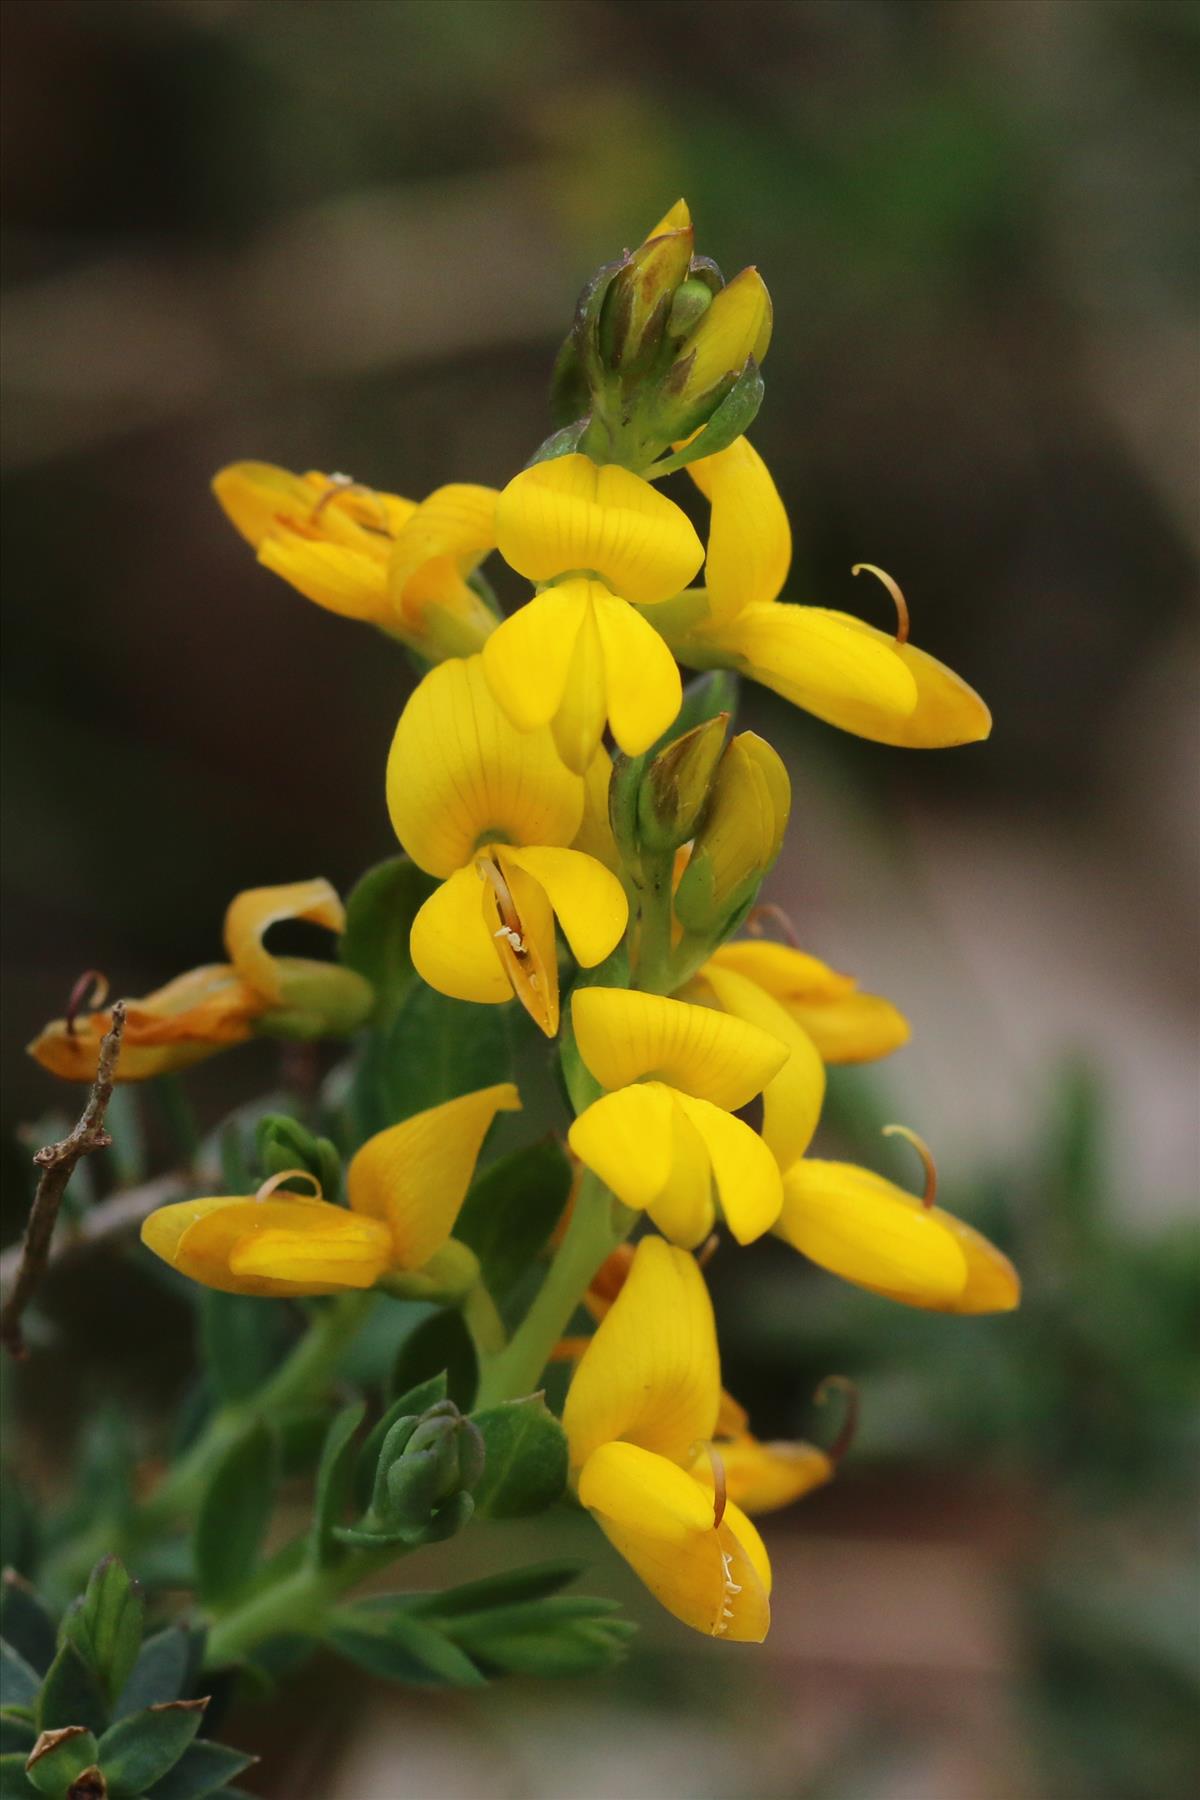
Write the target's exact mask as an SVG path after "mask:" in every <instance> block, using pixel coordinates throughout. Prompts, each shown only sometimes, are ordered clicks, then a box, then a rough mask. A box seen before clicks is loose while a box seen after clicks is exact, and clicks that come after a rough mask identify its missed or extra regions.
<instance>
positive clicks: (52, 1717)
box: [37, 1641, 108, 1733]
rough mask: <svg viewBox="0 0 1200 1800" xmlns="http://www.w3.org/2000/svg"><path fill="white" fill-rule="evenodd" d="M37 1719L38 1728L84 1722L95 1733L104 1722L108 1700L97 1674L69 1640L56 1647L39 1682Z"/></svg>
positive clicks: (57, 1728)
mask: <svg viewBox="0 0 1200 1800" xmlns="http://www.w3.org/2000/svg"><path fill="white" fill-rule="evenodd" d="M37 1723H38V1730H39V1731H58V1730H59V1729H60V1728H61V1727H62V1726H64V1725H86V1726H87V1728H88V1730H89V1731H95V1732H97V1733H99V1732H101V1731H103V1730H104V1727H105V1726H106V1725H107V1724H108V1702H107V1700H106V1699H105V1697H104V1692H103V1689H102V1688H101V1686H100V1680H99V1677H98V1676H97V1675H96V1674H95V1672H94V1670H93V1669H92V1667H91V1665H90V1664H89V1663H87V1662H85V1660H84V1658H83V1657H82V1656H81V1655H80V1653H79V1651H78V1650H77V1649H76V1647H75V1645H74V1644H72V1643H70V1642H69V1641H68V1642H67V1643H64V1644H63V1645H62V1647H61V1648H60V1650H59V1652H58V1655H57V1656H56V1657H55V1659H54V1661H53V1662H52V1663H51V1664H50V1671H49V1673H48V1675H47V1676H46V1679H45V1681H44V1682H43V1683H42V1690H41V1695H40V1697H39V1699H38V1711H37Z"/></svg>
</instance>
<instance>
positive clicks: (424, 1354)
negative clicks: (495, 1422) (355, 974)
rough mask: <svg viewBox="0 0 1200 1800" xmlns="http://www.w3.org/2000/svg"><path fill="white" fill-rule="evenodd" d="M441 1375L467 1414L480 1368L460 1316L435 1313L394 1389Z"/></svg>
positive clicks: (401, 1357) (395, 1373) (408, 1345)
mask: <svg viewBox="0 0 1200 1800" xmlns="http://www.w3.org/2000/svg"><path fill="white" fill-rule="evenodd" d="M493 1010H494V1009H493ZM441 1371H445V1376H446V1391H447V1393H448V1395H449V1397H450V1399H451V1400H453V1401H454V1403H455V1405H456V1406H457V1407H458V1408H459V1410H460V1411H461V1412H465V1411H466V1410H467V1409H468V1407H470V1405H471V1403H472V1401H473V1400H474V1398H475V1389H476V1388H477V1387H478V1385H479V1365H478V1362H477V1361H476V1357H475V1346H474V1345H473V1344H472V1342H471V1339H470V1336H469V1334H468V1332H467V1328H466V1326H465V1325H464V1324H463V1322H462V1315H461V1314H460V1313H458V1312H450V1311H445V1312H438V1313H434V1314H433V1315H432V1316H431V1317H430V1318H428V1319H422V1321H421V1323H420V1324H419V1325H418V1326H417V1328H416V1330H415V1331H412V1332H410V1333H409V1335H408V1336H407V1337H406V1338H405V1340H404V1342H403V1343H402V1344H401V1346H400V1348H399V1350H398V1351H397V1353H396V1362H395V1365H394V1367H393V1370H392V1387H393V1388H395V1389H396V1390H397V1391H402V1390H403V1389H404V1388H409V1387H415V1386H417V1384H418V1383H420V1382H424V1381H427V1380H429V1378H430V1377H431V1376H434V1375H437V1374H438V1373H439V1372H441Z"/></svg>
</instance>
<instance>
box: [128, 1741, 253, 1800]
mask: <svg viewBox="0 0 1200 1800" xmlns="http://www.w3.org/2000/svg"><path fill="white" fill-rule="evenodd" d="M257 1761H258V1757H257V1756H248V1755H247V1754H246V1752H245V1751H244V1750H233V1749H231V1748H230V1746H229V1745H228V1744H214V1743H211V1742H210V1741H209V1739H208V1738H194V1739H193V1740H192V1742H191V1743H190V1744H189V1745H188V1747H187V1749H186V1750H185V1751H184V1753H183V1755H182V1756H181V1757H180V1759H179V1761H178V1762H177V1763H176V1764H175V1766H174V1768H172V1769H169V1770H168V1771H167V1773H166V1774H165V1775H163V1776H160V1778H159V1779H158V1780H157V1781H156V1782H155V1783H154V1786H153V1787H152V1788H149V1789H148V1790H147V1795H146V1800H209V1796H216V1795H218V1794H225V1793H229V1792H231V1790H230V1789H228V1788H227V1787H226V1786H225V1783H226V1782H227V1781H236V1780H237V1778H238V1776H239V1775H243V1774H245V1772H246V1770H247V1769H249V1768H252V1767H253V1766H254V1764H255V1763H256V1762H257Z"/></svg>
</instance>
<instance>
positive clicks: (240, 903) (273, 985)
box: [225, 877, 346, 1005]
mask: <svg viewBox="0 0 1200 1800" xmlns="http://www.w3.org/2000/svg"><path fill="white" fill-rule="evenodd" d="M284 919H307V920H308V921H309V923H310V924H313V925H324V926H326V927H327V928H328V929H329V930H330V931H336V932H340V931H342V930H344V928H345V924H346V910H345V908H344V907H343V905H342V903H341V901H340V899H339V898H338V895H337V891H336V889H335V888H333V887H331V886H330V884H329V882H327V881H325V880H323V879H322V878H320V877H318V878H317V879H316V880H314V881H290V882H286V883H284V885H283V886H281V887H265V888H247V889H246V890H245V892H244V893H241V894H238V895H236V896H235V897H234V899H233V900H231V901H230V903H229V909H228V911H227V912H226V914H225V948H226V950H227V951H228V953H229V960H230V962H231V963H232V964H233V966H234V968H235V969H236V970H237V972H238V974H239V975H240V976H241V978H242V980H243V981H245V982H246V983H247V984H248V985H249V986H250V987H252V988H254V989H255V990H256V992H258V993H259V994H261V995H262V997H263V999H264V1000H266V1001H268V1002H269V1003H270V1004H271V1005H278V1004H279V1003H280V1002H281V1001H282V1000H283V999H284V997H285V996H284V984H283V981H282V979H281V975H280V968H279V959H278V958H277V957H274V956H272V955H271V953H270V951H269V950H268V949H267V948H266V946H265V944H264V943H263V938H264V937H265V936H266V933H267V931H268V930H269V928H270V927H271V926H272V925H276V924H279V923H280V922H281V921H282V920H284Z"/></svg>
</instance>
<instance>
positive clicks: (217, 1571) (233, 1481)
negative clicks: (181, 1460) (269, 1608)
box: [193, 1420, 275, 1603]
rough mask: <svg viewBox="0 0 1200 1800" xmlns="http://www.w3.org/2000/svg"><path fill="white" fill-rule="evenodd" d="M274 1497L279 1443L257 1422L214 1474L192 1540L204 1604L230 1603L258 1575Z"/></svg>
mask: <svg viewBox="0 0 1200 1800" xmlns="http://www.w3.org/2000/svg"><path fill="white" fill-rule="evenodd" d="M274 1498H275V1439H274V1436H273V1434H272V1433H271V1431H270V1430H269V1429H268V1427H267V1426H266V1425H265V1424H264V1423H263V1422H262V1421H261V1420H256V1421H255V1422H254V1424H252V1425H251V1426H250V1427H249V1429H248V1430H246V1431H245V1432H243V1433H242V1435H241V1437H239V1438H237V1439H236V1440H235V1442H234V1443H233V1444H231V1446H230V1447H229V1449H228V1450H227V1451H226V1453H225V1455H224V1457H223V1458H222V1460H221V1461H220V1462H219V1463H218V1465H217V1467H216V1469H215V1470H214V1471H213V1474H212V1477H211V1479H210V1481H209V1484H208V1487H207V1489H206V1490H205V1494H204V1498H203V1499H202V1500H201V1502H200V1511H199V1516H198V1517H197V1520H196V1530H195V1535H194V1538H193V1552H194V1555H195V1561H196V1583H197V1588H198V1591H199V1594H200V1597H201V1599H203V1600H205V1601H208V1602H210V1603H219V1602H221V1601H223V1600H226V1599H228V1598H229V1596H230V1595H231V1594H233V1593H234V1592H235V1591H236V1590H237V1588H239V1587H240V1586H241V1584H242V1582H244V1581H245V1580H246V1579H247V1578H248V1577H249V1576H250V1575H251V1574H252V1572H253V1570H254V1564H255V1559H256V1558H257V1556H258V1551H259V1547H260V1545H261V1544H262V1540H263V1536H264V1534H265V1532H266V1529H267V1524H268V1522H269V1520H270V1517H271V1508H272V1505H273V1503H274Z"/></svg>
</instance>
